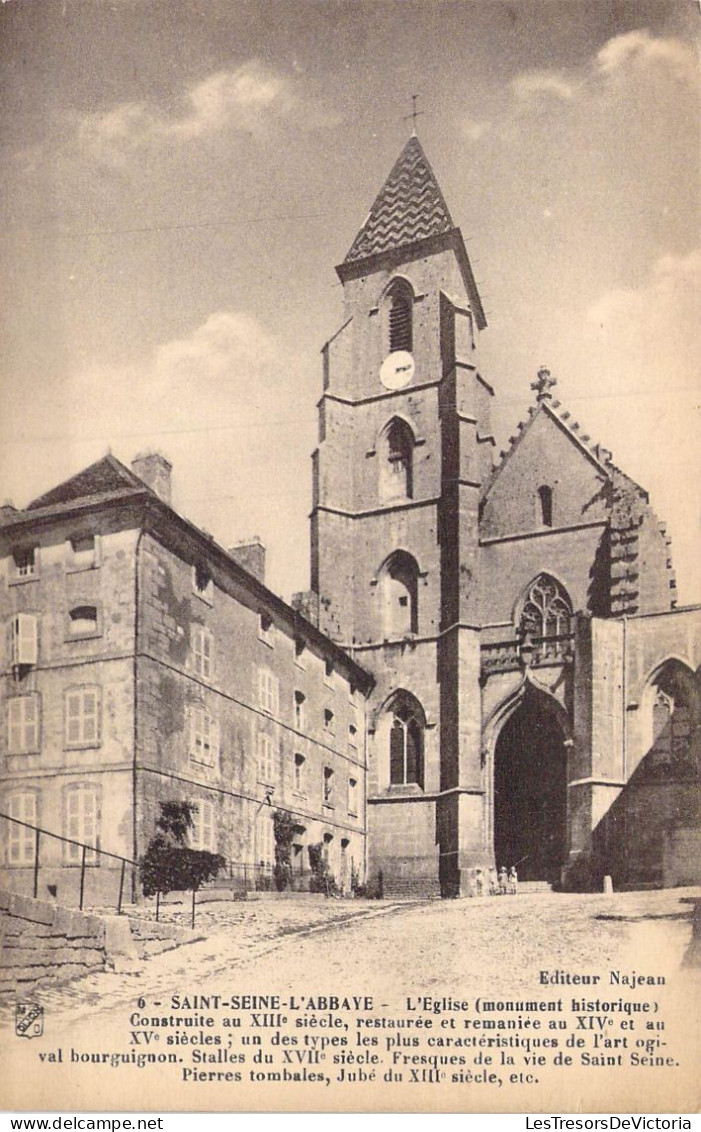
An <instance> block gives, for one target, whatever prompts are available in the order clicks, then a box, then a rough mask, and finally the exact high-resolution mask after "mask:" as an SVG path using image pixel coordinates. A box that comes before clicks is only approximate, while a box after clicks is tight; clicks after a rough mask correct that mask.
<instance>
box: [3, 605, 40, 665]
mask: <svg viewBox="0 0 701 1132" xmlns="http://www.w3.org/2000/svg"><path fill="white" fill-rule="evenodd" d="M38 654H39V619H38V618H37V617H36V616H35V614H33V613H16V614H15V616H14V617H11V618H10V620H9V622H8V625H7V660H8V664H9V665H10V666H11V667H12V668H23V667H25V666H30V665H34V664H36V663H37V659H38Z"/></svg>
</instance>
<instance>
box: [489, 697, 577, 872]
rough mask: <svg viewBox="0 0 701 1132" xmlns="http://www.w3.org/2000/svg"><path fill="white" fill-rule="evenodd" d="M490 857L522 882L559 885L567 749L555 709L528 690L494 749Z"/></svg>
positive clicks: (564, 835)
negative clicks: (492, 818)
mask: <svg viewBox="0 0 701 1132" xmlns="http://www.w3.org/2000/svg"><path fill="white" fill-rule="evenodd" d="M493 796H494V853H495V859H496V865H497V868H501V866H505V867H506V868H510V867H511V865H516V867H517V869H518V874H519V877H520V878H521V879H522V880H540V881H548V882H550V883H551V884H557V883H559V881H560V874H561V869H562V866H563V865H564V864H565V860H566V854H567V745H566V737H565V734H564V732H563V727H562V723H561V721H560V719H559V711H558V707H557V705H556V704H555V703H554V701H551V700H550V697H548V696H547V695H545V694H544V693H541V692H538V691H536V690H535V689H533V688H528V689H527V691H526V693H525V695H524V696H523V699H522V700H521V703H520V704H519V706H518V707H517V708H516V710H515V711H514V712H513V713H512V714H511V715H510V716H509V718H508V719H507V720H506V722H505V723H504V725H503V727H502V729H501V731H500V732H499V736H498V738H497V742H496V747H495V751H494V795H493Z"/></svg>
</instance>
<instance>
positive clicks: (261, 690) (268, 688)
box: [258, 668, 279, 715]
mask: <svg viewBox="0 0 701 1132" xmlns="http://www.w3.org/2000/svg"><path fill="white" fill-rule="evenodd" d="M258 702H259V704H260V706H261V708H262V709H263V711H268V712H270V713H271V715H277V712H278V706H279V684H278V681H277V679H276V678H275V676H273V674H272V672H271V671H270V669H269V668H259V669H258Z"/></svg>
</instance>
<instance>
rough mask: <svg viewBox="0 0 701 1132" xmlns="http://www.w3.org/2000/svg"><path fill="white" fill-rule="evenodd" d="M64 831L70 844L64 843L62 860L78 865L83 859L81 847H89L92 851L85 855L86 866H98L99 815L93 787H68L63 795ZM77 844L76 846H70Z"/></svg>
mask: <svg viewBox="0 0 701 1132" xmlns="http://www.w3.org/2000/svg"><path fill="white" fill-rule="evenodd" d="M64 806H65V812H64V829H65V836H66V837H70V839H71V842H70V843H67V842H64V844H63V851H64V860H65V862H66V863H67V864H70V865H79V864H80V863H81V860H82V857H83V849H82V847H83V845H89V846H90V848H91V850H92V851H88V852H87V853H86V854H85V862H86V864H88V865H96V864H98V854H97V853H96V852H94V849H99V843H98V842H99V814H98V806H97V791H96V789H95V787H94V786H70V787H69V788H68V789H67V790H66V793H65V795H64ZM73 842H78V844H77V845H74V844H72V843H73Z"/></svg>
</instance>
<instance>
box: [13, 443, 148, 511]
mask: <svg viewBox="0 0 701 1132" xmlns="http://www.w3.org/2000/svg"><path fill="white" fill-rule="evenodd" d="M125 489H126V490H131V491H133V490H134V489H136V490H139V491H149V490H150V489H149V488H148V486H147V485H146V484H145V483H144V481H143V480H141V479H139V477H138V476H136V475H134V473H133V472H131V471H129V469H128V468H126V467H125V466H124V464H122V463H121V462H120V461H119V460H117V459H116V458H115V457H114V456H103V457H102V459H100V460H96V462H95V463H94V464H91V465H90V467H89V468H84V469H83V471H82V472H78V474H77V475H75V476H71V478H70V479H67V480H65V481H64V482H63V483H60V484H59V485H58V486H57V487H54V488H52V489H51V491H47V492H46V493H45V494H44V495H40V496H38V498H37V499H33V500H32V502H31V503H29V504H28V505H27V511H36V510H38V509H39V508H40V507H52V506H54V505H56V504H59V503H70V502H72V501H74V500H77V499H86V498H89V497H90V496H96V495H103V494H105V493H112V492H120V491H124V490H125Z"/></svg>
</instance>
